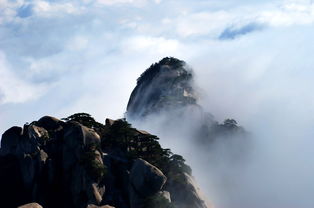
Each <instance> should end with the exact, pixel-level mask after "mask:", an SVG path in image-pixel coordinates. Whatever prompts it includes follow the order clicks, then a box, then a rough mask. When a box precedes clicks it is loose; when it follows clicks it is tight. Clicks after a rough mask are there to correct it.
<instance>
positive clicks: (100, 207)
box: [86, 204, 115, 208]
mask: <svg viewBox="0 0 314 208" xmlns="http://www.w3.org/2000/svg"><path fill="white" fill-rule="evenodd" d="M86 208H115V207H112V206H109V205H103V206H97V205H94V204H89V205H88V206H87V207H86Z"/></svg>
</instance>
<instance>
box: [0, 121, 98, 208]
mask: <svg viewBox="0 0 314 208" xmlns="http://www.w3.org/2000/svg"><path fill="white" fill-rule="evenodd" d="M99 146H100V137H99V135H98V134H97V133H96V132H95V131H94V130H92V129H89V128H87V127H84V126H83V125H81V124H79V123H76V122H67V123H64V122H63V121H61V120H58V119H56V118H53V117H48V116H45V117H43V118H41V119H40V120H39V121H35V122H32V123H31V124H30V125H24V127H23V128H20V127H12V128H10V129H9V130H7V131H6V132H5V133H4V134H3V135H2V140H1V154H2V157H1V159H0V160H1V161H2V162H1V164H0V172H1V177H0V181H1V184H4V186H1V188H0V192H1V193H0V199H1V200H0V201H1V202H3V204H4V207H8V208H9V207H16V205H20V204H23V203H25V202H28V201H38V202H39V203H41V204H42V205H43V206H44V207H60V204H63V206H64V207H82V208H85V207H86V206H87V204H88V203H93V204H100V202H101V201H102V195H103V193H104V187H103V186H102V185H101V184H100V181H99V180H98V177H101V174H102V173H101V171H100V169H101V168H102V167H103V161H102V152H101V150H100V149H99V148H98V147H99ZM97 171H98V172H97ZM14 177H15V178H14ZM7 181H11V184H10V182H7ZM12 181H17V182H15V183H12ZM12 186H13V187H12ZM14 186H15V187H14ZM11 189H17V190H18V191H15V193H13V192H14V191H13V190H12V191H11ZM19 190H21V192H24V193H23V194H22V193H21V192H20V191H19ZM14 194H15V196H14ZM13 198H15V199H14V200H13ZM25 206H26V205H25ZM63 206H62V207H63ZM27 207H35V205H31V204H30V205H27Z"/></svg>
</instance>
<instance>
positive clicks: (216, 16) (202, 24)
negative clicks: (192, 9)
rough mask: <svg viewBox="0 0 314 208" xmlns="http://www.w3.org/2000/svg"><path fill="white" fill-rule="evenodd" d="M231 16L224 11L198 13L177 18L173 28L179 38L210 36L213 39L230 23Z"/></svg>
mask: <svg viewBox="0 0 314 208" xmlns="http://www.w3.org/2000/svg"><path fill="white" fill-rule="evenodd" d="M232 18H233V16H232V14H230V13H228V12H225V11H218V12H200V13H193V14H186V15H182V16H180V17H179V18H177V20H176V22H174V23H175V27H176V28H177V33H178V35H180V36H183V37H187V36H192V35H208V34H209V35H210V36H211V37H214V36H216V35H217V33H219V32H220V31H221V30H223V28H225V27H226V26H227V25H228V24H229V23H230V22H231V21H232Z"/></svg>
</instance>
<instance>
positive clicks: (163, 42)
mask: <svg viewBox="0 0 314 208" xmlns="http://www.w3.org/2000/svg"><path fill="white" fill-rule="evenodd" d="M124 47H125V49H127V50H131V51H132V50H134V51H146V52H151V53H157V54H164V53H169V54H171V53H174V52H176V51H177V50H178V49H179V48H180V43H179V42H178V41H177V40H174V39H165V38H163V37H146V36H138V37H132V38H130V39H127V40H126V42H125V44H124ZM124 47H123V48H124Z"/></svg>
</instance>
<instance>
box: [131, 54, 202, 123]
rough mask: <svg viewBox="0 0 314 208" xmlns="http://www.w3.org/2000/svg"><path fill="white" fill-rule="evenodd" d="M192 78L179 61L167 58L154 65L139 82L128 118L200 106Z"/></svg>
mask: <svg viewBox="0 0 314 208" xmlns="http://www.w3.org/2000/svg"><path fill="white" fill-rule="evenodd" d="M192 78H193V76H192V71H191V70H190V69H189V68H188V66H187V65H186V63H185V62H184V61H181V60H179V59H176V58H168V57H167V58H164V59H162V60H161V61H160V62H158V63H155V64H153V65H151V66H150V67H149V68H148V69H147V70H146V71H145V72H144V73H143V74H142V75H141V76H140V77H139V78H138V79H137V86H136V87H135V89H134V90H133V92H132V94H131V96H130V99H129V102H128V106H127V114H128V117H130V118H132V119H133V118H141V117H144V116H146V115H149V114H152V113H159V112H160V111H162V110H166V109H169V110H171V109H173V108H180V107H184V106H187V105H196V100H197V96H196V95H195V92H194V89H193V87H192V81H193V80H192Z"/></svg>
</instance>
